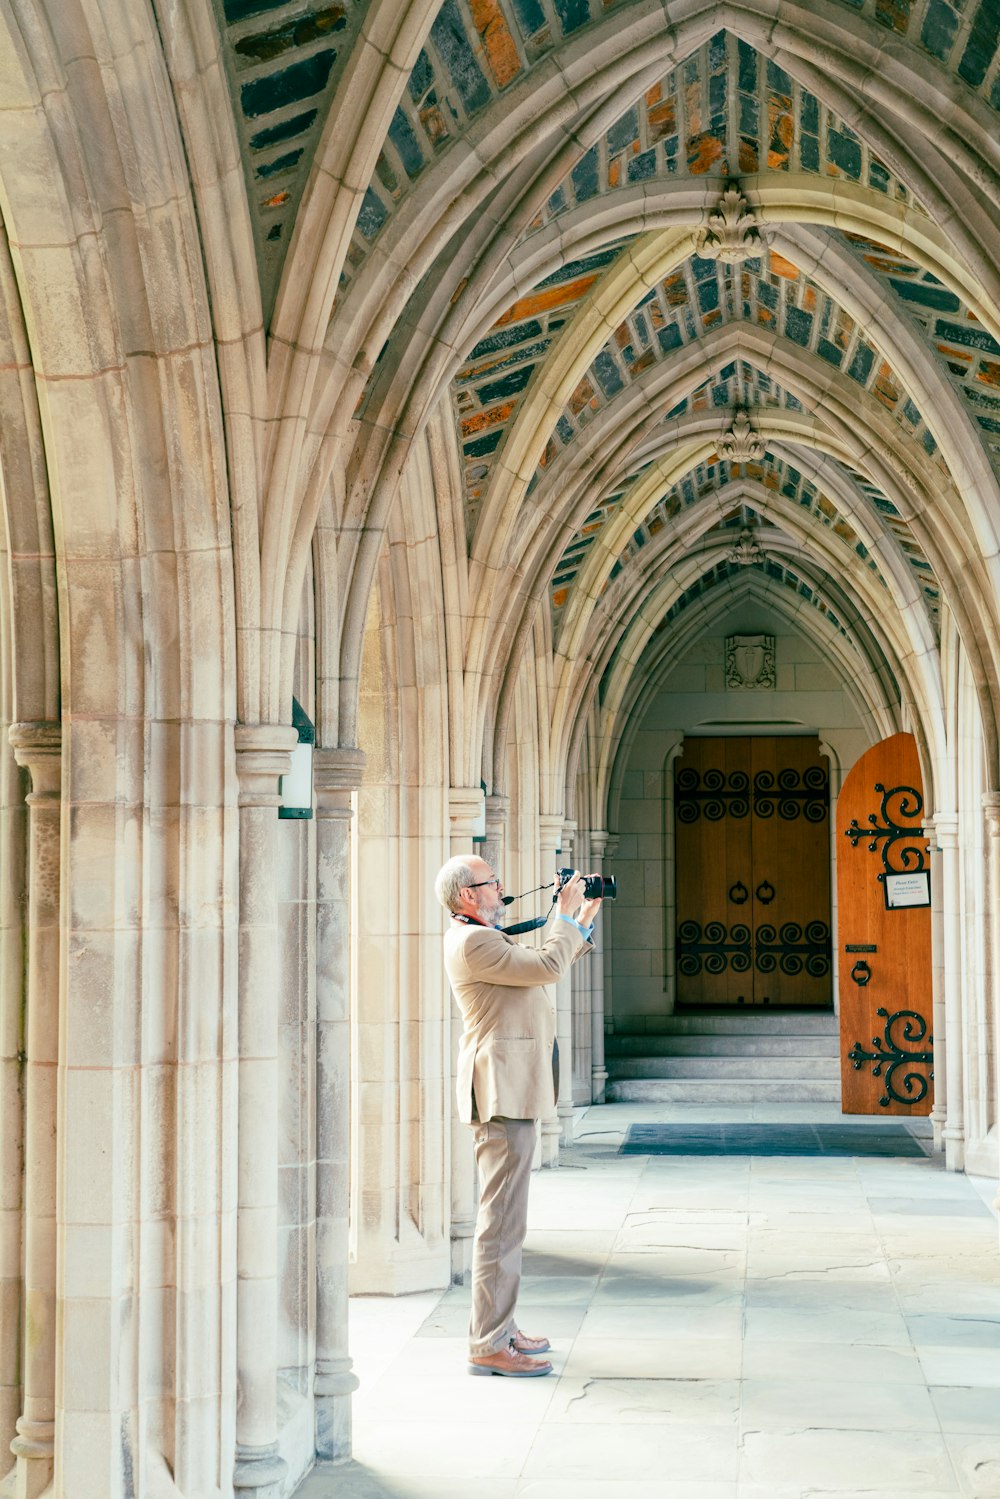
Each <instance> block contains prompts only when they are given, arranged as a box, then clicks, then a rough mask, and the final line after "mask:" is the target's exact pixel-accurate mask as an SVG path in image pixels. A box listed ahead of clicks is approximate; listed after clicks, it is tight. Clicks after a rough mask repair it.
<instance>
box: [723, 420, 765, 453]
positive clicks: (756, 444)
mask: <svg viewBox="0 0 1000 1499" xmlns="http://www.w3.org/2000/svg"><path fill="white" fill-rule="evenodd" d="M719 455H720V457H722V458H728V459H729V461H730V463H748V462H753V463H757V462H759V461H760V460H761V458H763V456H764V444H763V443H762V442H761V439H760V434H759V433H758V432H757V430H756V428H755V427H754V425H753V423H752V422H751V421H750V418H749V417H748V416H747V414H746V412H745V411H737V413H736V415H735V416H734V417H733V420H732V425H731V426H730V428H729V431H728V432H725V433H724V434H723V435H722V437H720V439H719Z"/></svg>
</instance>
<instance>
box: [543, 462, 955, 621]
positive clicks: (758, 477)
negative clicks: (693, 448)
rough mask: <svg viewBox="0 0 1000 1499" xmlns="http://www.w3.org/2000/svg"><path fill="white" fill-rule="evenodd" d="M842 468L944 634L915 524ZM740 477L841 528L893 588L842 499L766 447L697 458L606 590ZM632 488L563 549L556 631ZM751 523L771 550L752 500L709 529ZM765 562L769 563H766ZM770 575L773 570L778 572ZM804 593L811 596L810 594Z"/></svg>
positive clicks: (815, 520)
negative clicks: (759, 454)
mask: <svg viewBox="0 0 1000 1499" xmlns="http://www.w3.org/2000/svg"><path fill="white" fill-rule="evenodd" d="M838 467H839V468H840V470H841V474H842V478H843V480H844V482H845V484H846V485H847V486H849V487H850V488H851V489H853V490H855V491H856V492H857V493H858V494H859V498H860V500H862V501H863V502H865V503H866V504H867V506H868V508H869V509H870V511H871V512H872V513H873V514H872V519H873V523H874V524H875V525H876V526H877V528H878V529H885V530H887V531H888V533H889V535H890V536H891V537H892V539H893V540H894V542H895V544H896V545H897V546H898V548H899V551H900V552H901V554H902V555H903V556H904V557H905V559H906V562H907V563H908V565H909V566H910V568H911V569H912V570H913V572H914V576H915V578H916V581H917V584H918V587H919V589H920V592H921V594H922V595H923V597H924V600H925V603H926V606H927V610H928V615H929V617H930V619H931V622H932V625H933V628H934V630H935V633H938V634H939V633H940V589H939V587H938V583H937V579H936V577H935V576H934V572H933V569H932V567H931V565H930V563H929V562H928V560H927V558H926V556H925V555H924V553H923V552H922V550H921V548H920V547H919V545H918V544H917V542H916V541H915V540H914V538H913V535H912V533H911V531H910V529H909V527H908V526H906V525H905V524H904V522H903V521H902V520H901V519H900V518H899V515H898V512H897V511H896V510H895V507H894V506H893V505H892V504H891V503H890V502H889V501H888V500H886V499H885V497H884V495H882V493H881V491H880V490H879V489H878V488H877V487H876V486H874V485H872V484H870V483H868V482H866V481H864V480H862V479H860V477H859V476H858V475H857V474H854V473H852V472H851V471H849V470H848V469H846V468H843V466H841V465H838ZM741 479H742V480H745V481H747V482H750V483H757V484H760V485H762V486H763V487H764V488H765V489H767V490H770V491H771V492H773V493H776V494H780V495H781V496H782V497H783V498H784V499H785V500H787V501H790V502H791V503H792V504H795V505H797V506H798V507H800V508H801V509H802V510H803V511H805V512H806V513H807V514H808V515H809V517H810V519H811V523H812V524H814V525H816V526H819V527H822V528H824V529H825V530H829V531H832V532H833V533H834V535H836V536H837V537H838V538H839V539H840V540H841V541H842V542H844V544H845V545H847V546H849V547H850V548H851V549H852V550H853V551H854V553H855V554H856V555H857V556H858V557H859V558H860V560H861V561H863V562H864V563H865V566H866V567H867V568H868V570H869V571H870V572H871V573H872V574H873V575H874V577H876V578H877V579H878V581H879V583H880V584H881V585H882V586H883V587H884V588H887V587H888V585H887V584H886V580H885V577H884V575H883V573H882V572H881V570H880V569H879V567H878V564H877V562H876V561H875V559H874V558H873V557H872V556H871V553H870V551H869V548H868V547H867V546H866V544H865V543H864V542H863V541H862V540H861V538H860V536H859V535H858V533H857V529H856V527H855V525H854V524H853V523H852V522H851V521H850V520H849V519H848V518H847V517H846V516H845V515H844V514H843V513H842V511H841V509H840V507H839V506H838V504H837V503H836V501H835V500H833V499H832V498H830V497H829V496H828V495H827V494H825V493H824V492H823V491H822V490H821V489H820V488H819V487H818V486H817V484H816V483H815V482H814V481H813V480H811V479H809V478H807V477H806V476H805V475H804V474H803V473H802V472H801V471H800V470H799V469H797V468H796V467H795V466H794V465H793V464H791V463H789V462H787V461H785V460H783V459H779V458H776V457H775V456H774V455H773V454H771V453H767V454H765V457H764V459H763V460H762V461H761V462H759V463H757V462H753V463H730V462H728V461H726V460H725V459H716V460H715V461H713V462H710V463H701V464H698V465H697V466H696V467H695V468H693V469H692V470H691V471H690V473H688V474H685V475H684V477H683V478H682V479H680V480H679V481H678V482H677V483H676V484H674V485H673V486H672V487H671V488H670V489H668V490H667V492H666V493H665V494H664V495H663V496H662V497H661V498H660V499H659V500H658V501H657V503H656V504H655V505H654V506H653V507H652V509H651V510H650V511H649V512H648V513H647V514H646V516H645V517H644V518H643V520H642V522H641V524H640V525H639V526H638V527H637V528H636V530H635V531H634V532H633V533H632V537H631V539H630V541H629V542H628V543H627V545H626V546H625V547H624V548H623V550H622V551H621V553H620V554H619V556H618V557H617V559H616V560H615V562H614V563H613V564H612V565H611V567H609V569H608V575H607V578H606V579H605V581H604V584H603V589H604V590H605V591H606V590H607V588H608V587H609V586H610V585H611V584H612V583H613V582H614V581H615V580H616V579H618V578H620V577H621V576H622V575H623V573H624V572H625V570H626V568H627V565H628V563H629V561H630V560H631V559H632V558H633V557H635V556H636V555H637V553H638V552H639V551H640V550H641V549H642V548H643V547H644V546H645V545H646V544H647V542H649V541H651V540H652V538H653V537H654V536H656V535H658V534H660V533H662V532H663V531H665V530H669V528H670V526H671V523H672V522H673V521H675V520H676V518H677V516H678V515H680V514H682V513H683V511H684V510H686V509H689V508H690V507H691V506H693V505H695V504H697V503H698V501H699V500H702V499H704V498H705V497H706V496H708V495H711V494H715V493H718V492H719V491H720V490H722V489H723V488H725V487H726V486H727V485H729V484H731V483H735V482H737V481H739V480H741ZM628 492H629V491H628V489H619V490H617V491H616V492H615V493H614V494H612V495H609V496H608V497H607V498H606V499H605V500H604V501H602V503H601V505H600V506H598V507H597V508H596V509H595V510H594V511H593V512H592V513H591V515H590V516H588V520H587V524H586V526H584V527H583V528H581V530H580V532H579V533H578V534H577V535H576V536H574V537H573V539H572V541H571V542H570V543H569V545H568V546H567V547H566V549H565V551H564V552H563V555H562V557H561V559H560V562H559V565H558V567H557V568H556V571H555V573H554V575H553V578H552V583H551V585H550V591H549V602H550V608H551V613H552V619H553V629H554V631H555V632H556V634H558V629H559V624H560V621H561V619H562V618H563V616H564V614H565V610H566V606H567V604H568V603H569V601H570V598H571V596H572V588H573V584H574V582H575V580H576V578H577V576H578V574H579V572H580V568H581V567H582V565H583V563H584V562H585V560H586V556H587V552H588V551H589V549H590V547H591V546H592V545H593V542H594V540H595V539H596V536H597V535H599V534H600V531H601V530H602V529H603V527H604V526H605V525H606V524H607V523H608V522H609V521H610V520H611V519H613V517H614V515H615V513H616V512H617V510H618V508H619V507H620V505H621V504H622V502H623V500H625V499H626V498H627V495H628ZM747 525H756V526H758V527H759V528H760V534H761V538H762V544H764V550H765V554H766V550H767V549H766V544H765V543H764V538H766V534H767V530H768V528H769V525H770V523H769V522H767V521H766V520H763V519H762V517H760V515H759V513H758V512H757V511H756V510H755V508H754V506H753V503H752V501H747V502H744V503H741V504H739V505H737V506H735V507H734V509H733V510H732V511H731V512H729V513H728V514H727V515H726V516H725V517H724V518H723V520H722V521H721V522H719V523H717V525H716V526H714V527H712V528H711V530H710V531H709V532H708V533H706V534H707V536H708V537H709V539H710V538H711V537H712V536H713V535H716V534H719V535H720V536H721V534H722V533H724V532H733V531H738V530H739V529H742V528H743V527H744V526H747ZM775 528H777V529H780V522H775V523H774V525H773V526H771V529H772V530H773V529H775ZM759 565H760V566H763V564H759ZM716 571H718V569H716ZM735 571H736V572H738V571H739V569H738V568H736V569H735ZM784 574H787V578H792V577H794V587H795V589H796V591H799V584H800V582H801V580H800V579H799V578H798V576H797V574H794V573H793V572H792V571H791V570H789V569H787V568H784V569H783V575H784ZM771 575H772V576H774V574H773V573H772V574H771ZM706 576H708V577H711V576H712V571H711V570H710V572H709V573H708V574H706ZM719 576H720V577H729V576H731V574H730V573H729V572H728V571H723V572H722V573H721V574H720V575H719ZM787 578H786V581H787ZM695 589H696V592H695V594H693V595H691V597H688V596H687V595H685V599H686V602H687V603H690V602H691V601H692V598H693V597H696V596H701V594H702V593H703V592H704V588H703V586H702V584H701V583H699V584H698V585H695ZM689 592H690V590H689ZM802 596H803V597H805V596H806V595H802ZM817 597H818V596H817ZM675 607H678V606H675ZM679 607H684V604H683V603H682V602H680V601H679Z"/></svg>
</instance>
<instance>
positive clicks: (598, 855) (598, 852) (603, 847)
mask: <svg viewBox="0 0 1000 1499" xmlns="http://www.w3.org/2000/svg"><path fill="white" fill-rule="evenodd" d="M610 842H611V834H610V833H607V832H605V831H604V829H603V828H591V830H590V852H591V853H592V854H593V856H594V858H595V859H603V858H604V855H605V854H606V853H607V851H608V844H609V843H610Z"/></svg>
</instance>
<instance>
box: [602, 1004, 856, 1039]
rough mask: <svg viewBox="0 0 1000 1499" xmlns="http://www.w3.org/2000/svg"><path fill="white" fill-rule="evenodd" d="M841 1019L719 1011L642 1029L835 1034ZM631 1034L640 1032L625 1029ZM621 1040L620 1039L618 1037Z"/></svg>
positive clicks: (655, 1032)
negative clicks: (725, 1012)
mask: <svg viewBox="0 0 1000 1499" xmlns="http://www.w3.org/2000/svg"><path fill="white" fill-rule="evenodd" d="M839 1030H840V1022H839V1018H838V1016H836V1015H835V1014H834V1013H833V1011H832V1010H818V1011H816V1012H815V1013H811V1012H809V1011H808V1010H806V1011H803V1010H753V1011H748V1010H741V1009H736V1008H734V1009H733V1011H732V1013H731V1014H728V1013H727V1014H719V1013H718V1012H717V1011H713V1012H711V1013H705V1014H686V1015H664V1016H662V1017H660V1018H659V1019H658V1020H657V1023H656V1027H655V1029H653V1028H652V1027H650V1029H649V1030H647V1031H644V1032H642V1035H644V1036H699V1035H704V1036H745V1035H755V1036H771V1035H793V1036H796V1035H800V1036H816V1035H819V1036H827V1035H830V1036H835V1035H837V1034H838V1033H839ZM620 1034H626V1035H629V1036H632V1035H638V1034H639V1033H638V1032H624V1033H620ZM616 1039H617V1038H616Z"/></svg>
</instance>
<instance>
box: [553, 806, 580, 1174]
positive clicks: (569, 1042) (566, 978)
mask: <svg viewBox="0 0 1000 1499" xmlns="http://www.w3.org/2000/svg"><path fill="white" fill-rule="evenodd" d="M575 834H576V823H575V822H565V823H563V828H562V837H561V842H560V847H561V849H562V850H563V853H564V855H565V859H566V863H567V865H569V864H572V863H573V854H572V849H573V840H574V836H575ZM575 867H576V865H575V864H574V868H575ZM573 983H574V969H573V968H570V970H569V971H568V972H567V973H564V974H563V976H562V978H561V979H560V980H559V982H558V983H557V984H556V1039H557V1041H558V1043H559V1096H558V1098H557V1100H556V1117H557V1119H558V1121H559V1144H560V1145H572V1143H573Z"/></svg>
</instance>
